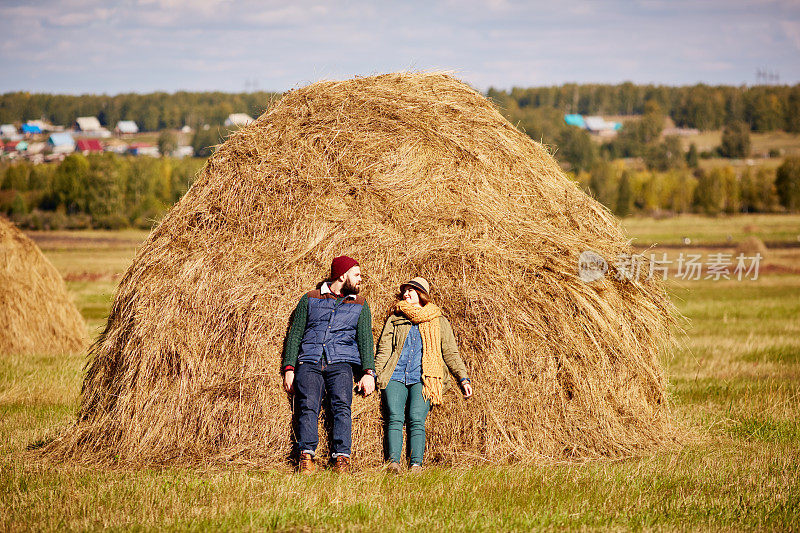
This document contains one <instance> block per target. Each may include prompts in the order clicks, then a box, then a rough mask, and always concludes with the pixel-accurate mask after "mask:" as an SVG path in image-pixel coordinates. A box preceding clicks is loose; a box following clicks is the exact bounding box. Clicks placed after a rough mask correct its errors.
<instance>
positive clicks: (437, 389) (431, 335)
mask: <svg viewBox="0 0 800 533" xmlns="http://www.w3.org/2000/svg"><path fill="white" fill-rule="evenodd" d="M395 310H396V311H399V312H400V313H402V314H404V315H405V316H406V317H407V318H408V319H409V320H411V322H412V323H414V324H419V333H420V336H421V337H422V396H423V398H425V399H426V400H430V402H431V405H438V404H440V403H442V382H443V378H444V370H443V369H442V364H441V362H440V360H441V356H440V354H441V353H442V331H441V327H440V325H439V317H440V316H442V310H441V309H439V307H438V306H436V305H434V304H432V303H428V304H427V305H425V306H424V307H416V306H414V305H411V304H410V303H408V302H406V301H405V300H400V301H399V302H397V305H395Z"/></svg>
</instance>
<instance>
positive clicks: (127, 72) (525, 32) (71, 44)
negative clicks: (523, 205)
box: [0, 0, 800, 94]
mask: <svg viewBox="0 0 800 533" xmlns="http://www.w3.org/2000/svg"><path fill="white" fill-rule="evenodd" d="M759 69H761V70H765V71H769V72H771V73H774V74H777V75H778V76H779V77H780V78H779V79H780V83H788V84H795V83H798V82H800V0H750V1H740V0H627V1H626V0H594V1H581V2H576V1H560V2H558V1H554V0H550V1H539V0H537V1H528V2H522V1H515V0H487V1H483V2H479V1H474V0H465V1H455V0H444V1H436V0H427V1H426V0H408V1H403V2H382V1H339V2H337V1H331V2H318V1H313V0H293V1H281V2H275V1H272V0H261V1H255V0H126V1H113V0H27V1H16V0H0V93H4V92H11V91H29V92H48V93H67V94H81V93H95V94H97V93H105V94H117V93H125V92H139V93H145V92H153V91H167V92H174V91H178V90H190V91H208V90H220V91H228V92H241V91H252V90H266V91H285V90H288V89H292V88H296V87H300V86H303V85H307V84H308V83H311V82H314V81H319V80H322V79H345V78H350V77H353V76H367V75H371V74H378V73H384V72H393V71H398V70H450V71H454V72H455V75H456V76H457V77H459V78H461V79H463V80H464V81H466V82H468V83H470V84H471V85H473V86H474V87H476V88H478V89H480V90H486V89H487V88H489V87H495V88H501V89H509V88H512V87H533V86H548V85H560V84H563V83H569V82H577V83H621V82H624V81H632V82H634V83H655V84H663V85H692V84H696V83H707V84H725V85H741V84H748V85H753V84H756V83H757V82H759V80H758V79H757V76H756V72H757V71H758V70H759Z"/></svg>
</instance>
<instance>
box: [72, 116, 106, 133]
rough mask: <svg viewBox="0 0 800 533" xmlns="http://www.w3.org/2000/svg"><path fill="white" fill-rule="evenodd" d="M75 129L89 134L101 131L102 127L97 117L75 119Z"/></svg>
mask: <svg viewBox="0 0 800 533" xmlns="http://www.w3.org/2000/svg"><path fill="white" fill-rule="evenodd" d="M75 129H76V131H81V132H83V133H90V132H96V131H100V130H102V129H103V126H101V125H100V121H99V120H97V117H78V118H77V119H75Z"/></svg>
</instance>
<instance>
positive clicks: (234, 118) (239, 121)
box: [225, 113, 255, 128]
mask: <svg viewBox="0 0 800 533" xmlns="http://www.w3.org/2000/svg"><path fill="white" fill-rule="evenodd" d="M252 122H255V120H253V118H252V117H251V116H250V115H247V114H245V113H231V114H230V115H228V118H226V119H225V127H226V128H230V127H237V128H242V127H244V126H247V125H248V124H250V123H252Z"/></svg>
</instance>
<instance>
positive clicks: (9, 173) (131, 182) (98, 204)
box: [0, 153, 205, 229]
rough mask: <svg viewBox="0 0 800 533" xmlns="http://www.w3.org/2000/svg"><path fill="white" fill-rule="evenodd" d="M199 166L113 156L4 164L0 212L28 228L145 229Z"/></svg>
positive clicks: (183, 188)
mask: <svg viewBox="0 0 800 533" xmlns="http://www.w3.org/2000/svg"><path fill="white" fill-rule="evenodd" d="M204 163H205V160H204V159H199V158H185V159H171V158H154V157H145V156H139V157H132V156H120V155H117V154H113V153H104V154H98V155H89V156H84V155H82V154H77V153H76V154H71V155H69V156H67V157H66V158H65V159H64V160H63V161H62V162H60V163H44V164H38V165H32V164H30V163H27V162H14V163H11V164H8V163H6V164H4V165H3V166H0V213H3V214H5V215H6V216H8V217H9V218H11V219H12V220H14V221H15V222H16V223H17V224H19V225H20V226H22V227H24V228H28V229H85V228H102V229H121V228H125V227H129V226H135V227H139V228H142V229H150V227H151V226H152V224H153V222H154V221H155V220H158V219H160V218H161V217H162V216H163V215H164V214H165V213H166V212H167V210H169V208H170V207H171V206H172V204H174V203H175V202H176V201H178V199H179V198H180V197H181V196H183V194H184V193H185V192H186V190H187V189H188V188H189V186H190V185H191V184H192V183H193V182H194V179H195V175H196V174H197V172H198V171H199V170H200V169H201V168H202V166H203V164H204Z"/></svg>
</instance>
